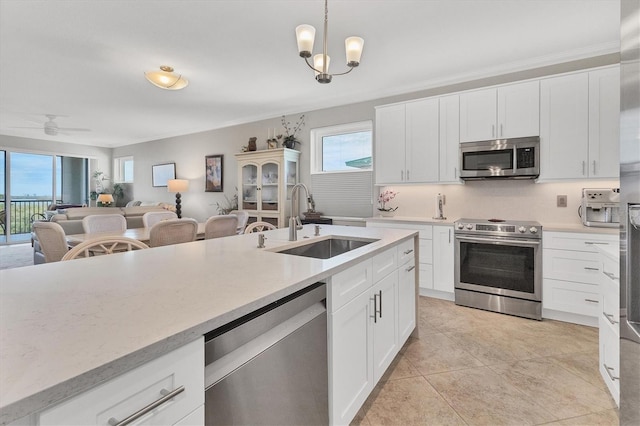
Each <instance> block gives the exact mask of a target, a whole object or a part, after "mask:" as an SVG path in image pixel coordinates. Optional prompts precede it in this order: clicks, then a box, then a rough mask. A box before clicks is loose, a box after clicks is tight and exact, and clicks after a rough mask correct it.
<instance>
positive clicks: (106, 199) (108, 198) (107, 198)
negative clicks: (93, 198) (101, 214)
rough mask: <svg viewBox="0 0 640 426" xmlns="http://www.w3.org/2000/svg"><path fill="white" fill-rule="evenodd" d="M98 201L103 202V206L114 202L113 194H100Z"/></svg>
mask: <svg viewBox="0 0 640 426" xmlns="http://www.w3.org/2000/svg"><path fill="white" fill-rule="evenodd" d="M98 202H99V203H101V204H102V206H103V207H104V206H107V207H108V206H109V204H111V203H113V195H111V194H100V195H98Z"/></svg>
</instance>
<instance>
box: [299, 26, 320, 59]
mask: <svg viewBox="0 0 640 426" xmlns="http://www.w3.org/2000/svg"><path fill="white" fill-rule="evenodd" d="M315 38H316V29H315V28H313V27H312V26H311V25H307V24H303V25H298V26H297V27H296V41H297V42H298V52H299V53H300V56H302V57H303V58H310V57H311V52H313V42H314V40H315Z"/></svg>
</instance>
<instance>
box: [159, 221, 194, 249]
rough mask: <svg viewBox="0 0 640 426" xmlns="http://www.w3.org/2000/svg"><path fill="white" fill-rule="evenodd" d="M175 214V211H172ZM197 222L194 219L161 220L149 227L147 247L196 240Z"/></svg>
mask: <svg viewBox="0 0 640 426" xmlns="http://www.w3.org/2000/svg"><path fill="white" fill-rule="evenodd" d="M174 214H175V213H174ZM197 234H198V222H197V221H196V220H195V219H178V218H177V215H176V218H175V219H167V220H162V221H160V222H158V223H156V224H155V225H153V226H152V227H151V228H150V229H149V247H160V246H168V245H171V244H180V243H189V242H191V241H195V240H196V235H197Z"/></svg>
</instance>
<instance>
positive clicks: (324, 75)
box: [296, 0, 364, 84]
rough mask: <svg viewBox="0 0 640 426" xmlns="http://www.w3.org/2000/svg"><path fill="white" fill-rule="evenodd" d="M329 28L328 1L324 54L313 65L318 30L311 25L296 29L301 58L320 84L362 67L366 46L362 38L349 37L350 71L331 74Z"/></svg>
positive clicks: (316, 57)
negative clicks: (314, 43)
mask: <svg viewBox="0 0 640 426" xmlns="http://www.w3.org/2000/svg"><path fill="white" fill-rule="evenodd" d="M328 27H329V7H328V5H327V0H325V1H324V34H323V37H322V53H319V54H317V55H315V56H314V57H313V65H311V63H309V58H310V57H311V52H312V51H313V42H314V40H315V37H316V29H315V28H314V27H312V26H311V25H307V24H303V25H298V26H297V27H296V40H297V42H298V51H299V52H300V57H302V58H304V60H305V62H306V63H307V65H308V66H309V68H311V69H312V70H313V71H314V72H315V75H316V80H317V81H318V83H323V84H326V83H331V78H332V77H333V76H334V75H344V74H348V73H350V72H351V71H353V69H354V68H355V67H357V66H358V65H360V56H362V47H363V46H364V40H363V39H362V38H360V37H348V38H347V39H346V40H345V41H344V44H345V50H346V52H347V66H348V67H349V70H347V71H345V72H341V73H336V74H329V62H330V58H329V55H328V54H327V30H328Z"/></svg>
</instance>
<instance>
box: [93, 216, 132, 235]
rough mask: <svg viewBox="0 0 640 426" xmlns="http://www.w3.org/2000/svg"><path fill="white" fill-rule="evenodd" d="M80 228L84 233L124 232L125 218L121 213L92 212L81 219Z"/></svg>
mask: <svg viewBox="0 0 640 426" xmlns="http://www.w3.org/2000/svg"><path fill="white" fill-rule="evenodd" d="M82 229H84V233H85V234H93V233H96V232H124V231H126V230H127V220H126V219H125V218H124V216H123V215H121V214H93V215H89V216H85V217H84V218H83V219H82Z"/></svg>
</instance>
